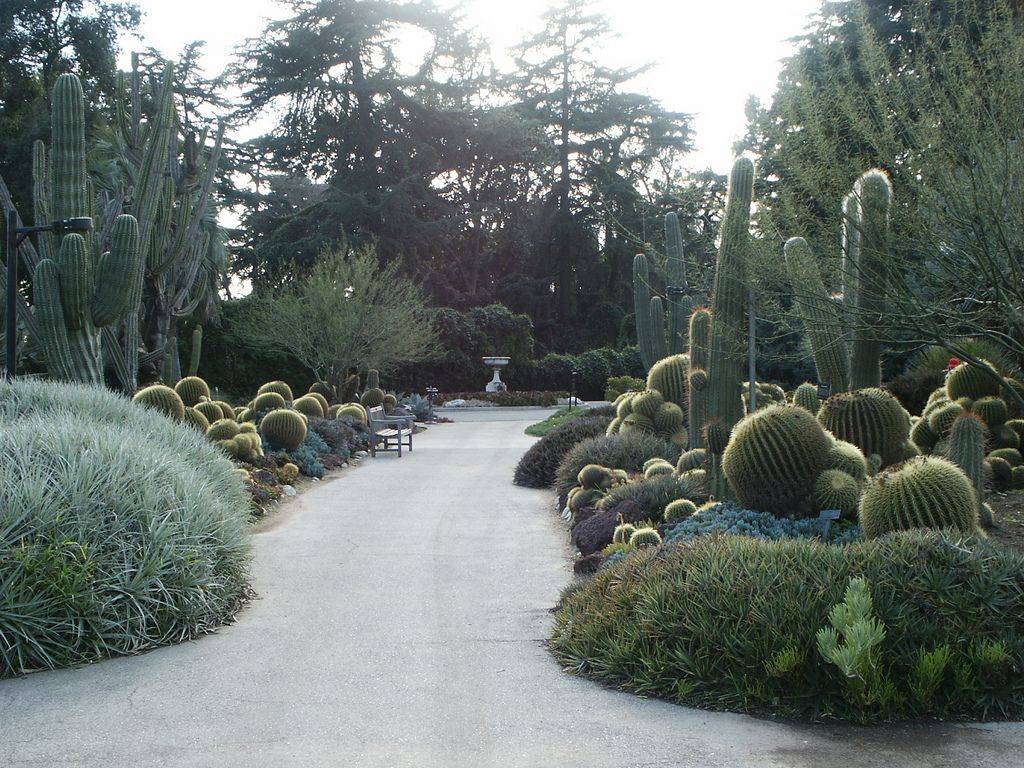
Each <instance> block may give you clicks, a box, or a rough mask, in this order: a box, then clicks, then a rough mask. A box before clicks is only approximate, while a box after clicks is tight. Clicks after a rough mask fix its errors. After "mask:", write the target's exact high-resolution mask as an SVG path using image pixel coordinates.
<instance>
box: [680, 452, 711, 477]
mask: <svg viewBox="0 0 1024 768" xmlns="http://www.w3.org/2000/svg"><path fill="white" fill-rule="evenodd" d="M707 464H708V452H707V450H706V449H704V448H691V449H690V450H688V451H687V452H686V453H684V454H682V455H681V456H680V457H679V461H678V462H676V471H677V472H679V473H680V474H681V473H683V472H689V471H690V470H691V469H707Z"/></svg>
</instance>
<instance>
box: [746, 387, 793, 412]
mask: <svg viewBox="0 0 1024 768" xmlns="http://www.w3.org/2000/svg"><path fill="white" fill-rule="evenodd" d="M741 391H742V393H743V404H744V406H745V407H746V412H747V413H750V411H751V408H750V403H751V398H750V382H749V381H745V382H743V386H742V388H741ZM786 402H789V399H788V398H787V396H786V390H784V389H783V388H782V387H780V386H779V385H778V384H769V383H768V382H765V381H755V382H754V399H753V403H754V410H761V409H762V408H767V407H769V406H771V405H777V404H778V403H786Z"/></svg>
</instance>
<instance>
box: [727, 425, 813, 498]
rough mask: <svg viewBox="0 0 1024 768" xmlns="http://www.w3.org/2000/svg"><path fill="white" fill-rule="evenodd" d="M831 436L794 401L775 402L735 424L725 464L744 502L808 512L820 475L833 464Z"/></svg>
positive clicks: (738, 495) (730, 479)
mask: <svg viewBox="0 0 1024 768" xmlns="http://www.w3.org/2000/svg"><path fill="white" fill-rule="evenodd" d="M831 448H832V438H831V437H829V435H828V433H826V432H825V430H824V429H823V428H822V426H821V424H819V423H818V422H817V421H816V420H815V418H814V417H813V416H812V415H811V414H809V413H808V412H807V411H806V410H804V409H803V408H799V407H797V406H795V405H773V406H771V407H769V408H766V409H764V410H760V411H756V412H754V413H752V414H751V415H749V416H747V417H746V418H745V419H744V420H743V421H741V422H740V423H739V424H737V425H736V429H735V430H734V431H733V434H732V439H731V440H730V441H729V444H728V445H727V446H726V449H725V453H724V454H723V456H722V469H723V471H724V473H725V476H726V477H727V478H728V481H729V484H730V485H731V486H732V488H733V490H734V491H735V492H736V498H737V499H738V500H739V501H740V503H742V504H744V505H745V506H747V507H749V508H751V509H757V510H760V511H763V512H773V513H781V514H786V515H793V514H800V513H804V514H807V513H808V512H810V511H811V510H810V506H809V505H810V500H811V495H812V492H813V490H814V484H815V482H816V480H817V479H818V476H819V475H820V474H821V473H822V472H823V471H824V470H826V469H828V468H829V466H830V462H831V459H830V455H829V454H830V450H831Z"/></svg>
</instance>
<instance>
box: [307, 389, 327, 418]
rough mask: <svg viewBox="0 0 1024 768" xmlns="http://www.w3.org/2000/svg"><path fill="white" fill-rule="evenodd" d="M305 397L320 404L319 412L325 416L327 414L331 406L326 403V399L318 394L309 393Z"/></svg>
mask: <svg viewBox="0 0 1024 768" xmlns="http://www.w3.org/2000/svg"><path fill="white" fill-rule="evenodd" d="M314 386H315V385H314ZM305 397H312V398H313V399H315V400H316V401H317V402H318V403H320V410H321V411H323V413H324V415H325V416H326V415H327V412H328V411H329V410H330V408H331V406H330V404H329V403H328V402H327V398H326V397H324V396H323V395H321V394H320V393H319V392H310V393H309V394H308V395H305Z"/></svg>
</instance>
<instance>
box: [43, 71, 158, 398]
mask: <svg viewBox="0 0 1024 768" xmlns="http://www.w3.org/2000/svg"><path fill="white" fill-rule="evenodd" d="M51 123H52V146H51V151H50V164H49V171H50V173H49V174H47V173H46V166H45V152H44V151H42V150H40V149H38V148H37V151H36V152H35V154H34V169H33V174H34V177H35V179H34V182H35V183H34V192H35V196H36V200H35V212H36V216H37V217H39V216H42V217H52V219H53V220H61V219H67V218H74V217H81V216H89V215H90V214H91V211H92V206H91V204H90V202H89V200H88V197H89V195H88V185H87V183H86V173H85V100H84V96H83V94H82V84H81V83H80V82H79V80H78V78H77V77H76V76H75V75H61V76H60V77H59V78H57V83H56V85H55V86H54V89H53V107H52V116H51ZM36 223H37V224H44V223H46V224H48V223H50V222H49V221H42V220H39V221H37V222H36ZM94 240H96V241H97V245H101V244H100V243H99V242H98V240H99V238H98V237H96V238H94V237H93V236H89V237H88V238H86V237H83V236H82V235H79V234H69V235H65V236H64V237H63V239H61V240H60V241H59V242H57V240H56V237H53V236H50V235H48V236H47V238H46V240H45V242H46V243H47V244H46V245H44V246H41V247H42V250H43V253H44V254H49V256H47V257H46V258H43V259H41V260H40V261H39V262H38V263H37V264H36V267H35V271H34V283H33V295H34V297H35V303H36V317H37V320H38V332H39V339H38V341H39V343H40V346H41V347H42V349H43V353H44V355H45V357H46V366H47V370H48V371H49V373H50V375H51V376H53V377H54V378H58V379H67V380H69V381H79V382H84V383H88V384H96V385H102V384H103V350H102V346H101V329H102V328H103V327H105V326H109V325H111V324H113V323H115V322H117V321H118V320H119V319H120V318H121V317H122V316H123V315H125V314H126V313H130V312H132V311H137V310H138V299H137V297H135V296H134V295H133V293H132V285H133V283H134V281H135V280H136V279H137V276H138V274H139V268H140V267H139V258H140V257H139V230H138V224H137V222H136V221H135V219H134V218H133V217H131V216H118V217H117V218H116V220H115V221H114V224H113V227H112V230H111V235H110V250H109V251H108V252H106V253H103V254H102V255H101V256H100V257H99V259H98V260H97V259H96V258H95V256H94V253H93V250H92V243H93V241H94Z"/></svg>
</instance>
